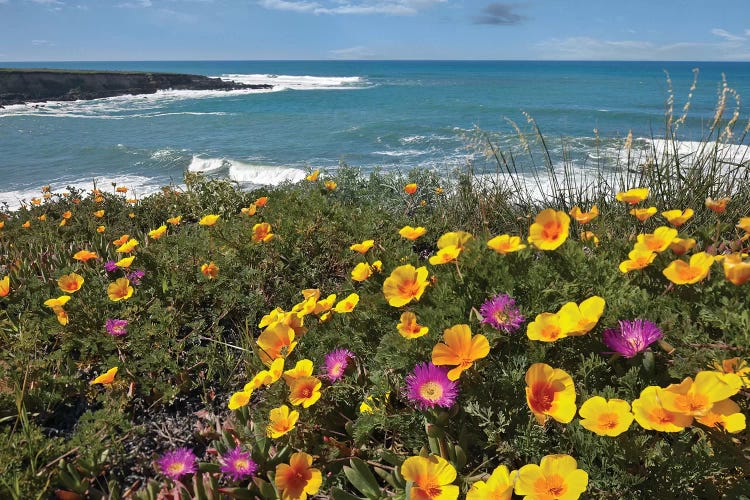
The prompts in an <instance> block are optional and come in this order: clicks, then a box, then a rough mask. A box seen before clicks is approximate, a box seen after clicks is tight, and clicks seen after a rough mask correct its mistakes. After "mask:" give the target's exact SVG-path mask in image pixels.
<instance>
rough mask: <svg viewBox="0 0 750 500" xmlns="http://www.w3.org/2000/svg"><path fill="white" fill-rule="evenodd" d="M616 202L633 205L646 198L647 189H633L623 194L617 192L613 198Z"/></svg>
mask: <svg viewBox="0 0 750 500" xmlns="http://www.w3.org/2000/svg"><path fill="white" fill-rule="evenodd" d="M615 198H616V199H617V201H622V202H624V203H627V204H629V205H635V204H637V203H640V202H642V201H643V200H645V199H646V198H648V188H633V189H628V190H627V191H624V192H619V193H617V195H616V196H615Z"/></svg>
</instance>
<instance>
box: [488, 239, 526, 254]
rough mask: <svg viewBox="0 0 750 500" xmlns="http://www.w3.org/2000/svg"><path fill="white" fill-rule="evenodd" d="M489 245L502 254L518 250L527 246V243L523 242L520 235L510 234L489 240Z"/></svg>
mask: <svg viewBox="0 0 750 500" xmlns="http://www.w3.org/2000/svg"><path fill="white" fill-rule="evenodd" d="M487 246H488V247H490V248H491V249H492V250H494V251H496V252H497V253H499V254H502V255H506V254H509V253H512V252H518V251H519V250H523V249H524V248H526V245H524V244H523V243H521V238H520V237H519V236H510V235H509V234H501V235H500V236H495V237H494V238H492V239H491V240H490V241H488V242H487Z"/></svg>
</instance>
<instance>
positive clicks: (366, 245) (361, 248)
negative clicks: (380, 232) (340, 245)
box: [349, 240, 375, 255]
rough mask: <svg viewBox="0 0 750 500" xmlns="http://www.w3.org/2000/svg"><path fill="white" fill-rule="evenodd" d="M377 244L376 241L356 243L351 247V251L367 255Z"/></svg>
mask: <svg viewBox="0 0 750 500" xmlns="http://www.w3.org/2000/svg"><path fill="white" fill-rule="evenodd" d="M374 244H375V240H365V241H363V242H362V243H355V244H353V245H352V246H350V247H349V250H354V251H355V252H357V253H361V254H362V255H364V254H366V253H367V251H368V250H369V249H371V248H372V246H373V245H374Z"/></svg>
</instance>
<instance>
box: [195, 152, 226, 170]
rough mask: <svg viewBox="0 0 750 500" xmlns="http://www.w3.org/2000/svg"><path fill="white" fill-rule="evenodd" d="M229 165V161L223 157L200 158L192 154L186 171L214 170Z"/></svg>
mask: <svg viewBox="0 0 750 500" xmlns="http://www.w3.org/2000/svg"><path fill="white" fill-rule="evenodd" d="M229 165H231V161H230V160H226V159H224V158H201V157H199V156H193V159H192V161H191V162H190V165H188V171H189V172H214V171H216V170H219V169H221V168H228V167H229Z"/></svg>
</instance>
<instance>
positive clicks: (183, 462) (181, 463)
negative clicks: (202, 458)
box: [157, 448, 197, 481]
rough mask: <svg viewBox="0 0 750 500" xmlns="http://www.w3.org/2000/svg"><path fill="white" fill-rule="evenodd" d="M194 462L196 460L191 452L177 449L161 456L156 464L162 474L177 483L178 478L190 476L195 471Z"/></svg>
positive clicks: (185, 449)
mask: <svg viewBox="0 0 750 500" xmlns="http://www.w3.org/2000/svg"><path fill="white" fill-rule="evenodd" d="M196 460H197V458H196V456H195V454H194V453H193V451H192V450H189V449H187V448H178V449H176V450H172V451H168V452H166V453H165V454H164V455H162V456H161V458H160V459H159V460H158V461H157V464H158V465H159V470H160V471H161V473H162V474H164V475H165V476H167V477H168V478H170V479H172V480H174V481H177V480H178V479H180V477H182V476H185V475H187V474H192V473H194V472H195V471H196V470H197V468H196V466H195V461H196Z"/></svg>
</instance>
